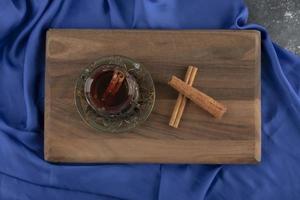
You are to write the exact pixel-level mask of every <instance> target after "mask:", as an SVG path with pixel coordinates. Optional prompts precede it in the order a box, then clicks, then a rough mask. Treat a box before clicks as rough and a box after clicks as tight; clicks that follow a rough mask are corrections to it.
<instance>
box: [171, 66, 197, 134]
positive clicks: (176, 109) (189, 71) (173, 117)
mask: <svg viewBox="0 0 300 200" xmlns="http://www.w3.org/2000/svg"><path fill="white" fill-rule="evenodd" d="M192 71H193V66H189V67H188V69H187V71H186V74H185V78H184V81H185V82H186V83H188V82H189V79H190V77H191V74H192ZM184 98H185V97H184V96H183V95H182V94H180V93H179V94H178V97H177V100H176V103H175V106H174V109H173V112H172V115H171V118H170V121H169V125H170V126H172V127H175V122H176V120H178V118H177V116H178V112H179V109H180V108H181V109H182V106H184V105H183V104H182V102H183V99H184ZM175 128H176V127H175Z"/></svg>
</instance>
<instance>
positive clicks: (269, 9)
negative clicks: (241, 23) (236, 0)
mask: <svg viewBox="0 0 300 200" xmlns="http://www.w3.org/2000/svg"><path fill="white" fill-rule="evenodd" d="M245 2H246V4H247V6H248V8H249V23H257V24H261V25H263V26H264V27H266V28H267V30H268V32H269V34H270V35H271V37H272V39H273V41H275V42H276V43H278V44H279V45H280V46H282V47H285V48H287V49H289V50H291V51H293V52H295V53H296V54H298V55H300V0H245Z"/></svg>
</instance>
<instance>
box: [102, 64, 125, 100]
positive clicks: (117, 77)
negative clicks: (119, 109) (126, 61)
mask: <svg viewBox="0 0 300 200" xmlns="http://www.w3.org/2000/svg"><path fill="white" fill-rule="evenodd" d="M124 79H125V76H124V74H123V73H122V72H121V71H119V70H115V71H114V73H113V76H112V78H111V80H110V82H109V84H108V86H107V88H106V90H105V91H104V93H103V95H102V101H105V99H107V98H108V97H111V96H114V95H116V94H117V92H118V91H119V89H120V87H121V86H122V83H123V81H124Z"/></svg>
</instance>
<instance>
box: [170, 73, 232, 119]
mask: <svg viewBox="0 0 300 200" xmlns="http://www.w3.org/2000/svg"><path fill="white" fill-rule="evenodd" d="M168 84H169V85H170V86H171V87H173V88H174V89H175V90H177V91H178V92H180V93H181V94H183V95H184V96H185V97H187V98H188V99H190V100H191V101H193V102H194V103H195V104H196V105H198V106H200V107H201V108H203V109H204V110H206V111H207V112H209V113H210V114H211V115H213V116H214V117H216V118H221V117H222V116H223V114H224V113H225V112H226V110H227V108H226V107H225V106H224V105H223V104H221V103H220V102H218V101H216V100H214V99H213V98H212V97H210V96H208V95H206V94H204V93H203V92H201V91H199V90H197V89H196V88H194V87H192V86H189V85H188V84H187V83H185V82H183V81H182V80H180V79H179V78H177V77H176V76H172V78H171V80H170V81H169V83H168Z"/></svg>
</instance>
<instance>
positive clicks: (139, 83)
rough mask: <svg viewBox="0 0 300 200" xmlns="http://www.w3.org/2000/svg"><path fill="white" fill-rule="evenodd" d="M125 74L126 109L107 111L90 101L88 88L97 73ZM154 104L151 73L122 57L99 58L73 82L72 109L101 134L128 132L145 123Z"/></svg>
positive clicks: (137, 63)
mask: <svg viewBox="0 0 300 200" xmlns="http://www.w3.org/2000/svg"><path fill="white" fill-rule="evenodd" d="M115 68H117V69H118V70H120V71H122V72H123V73H124V75H126V77H127V78H126V81H127V82H126V84H127V85H128V91H129V92H131V94H133V95H132V98H130V99H129V100H130V103H129V104H128V106H127V107H126V109H120V111H119V112H116V111H114V112H108V111H107V110H103V108H101V107H99V106H97V105H95V104H93V103H92V101H91V93H90V88H89V87H90V86H91V84H92V82H93V81H94V79H95V74H96V73H97V72H98V71H99V70H100V71H101V70H102V71H103V70H109V69H115ZM154 102H155V87H154V83H153V80H152V77H151V75H150V73H149V72H148V71H147V70H146V69H145V67H144V66H143V65H142V64H141V63H139V62H137V61H134V60H133V59H130V58H127V57H124V56H108V57H103V58H100V59H99V60H97V61H95V62H94V63H92V64H91V65H89V66H87V67H86V68H85V69H84V70H83V71H82V73H81V74H80V76H79V77H78V79H77V81H76V86H75V106H76V108H77V111H78V112H79V115H80V116H81V118H82V119H83V121H84V122H85V123H86V124H88V125H89V126H90V127H92V128H94V129H96V130H98V131H101V132H111V133H118V132H124V131H128V130H130V129H133V128H135V127H136V126H137V125H139V124H141V123H142V122H144V121H145V120H146V119H147V118H148V116H149V115H150V113H151V111H152V109H153V106H154Z"/></svg>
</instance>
